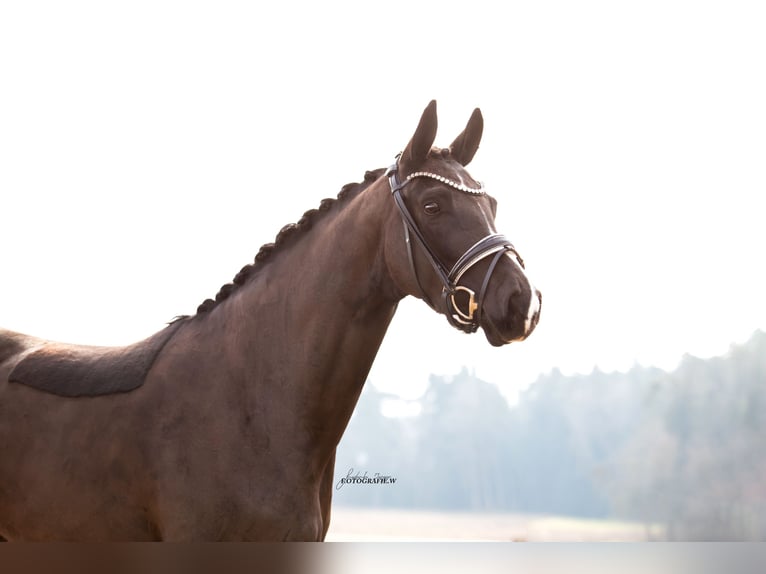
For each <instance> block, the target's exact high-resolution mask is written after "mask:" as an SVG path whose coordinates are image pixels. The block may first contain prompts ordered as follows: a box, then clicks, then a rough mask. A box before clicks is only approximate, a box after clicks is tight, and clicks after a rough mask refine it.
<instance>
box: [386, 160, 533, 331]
mask: <svg viewBox="0 0 766 574" xmlns="http://www.w3.org/2000/svg"><path fill="white" fill-rule="evenodd" d="M398 168H399V162H398V157H397V162H396V163H394V164H393V165H392V166H391V167H389V168H388V170H386V174H385V175H386V177H387V178H388V183H389V185H390V186H391V194H392V195H393V197H394V201H395V202H396V206H397V207H398V208H399V212H400V214H401V216H402V221H403V222H404V240H405V242H406V244H407V256H408V259H409V262H410V268H411V269H412V272H413V274H414V275H415V281H416V282H417V284H418V288H419V289H420V292H421V294H422V295H423V300H424V301H425V302H426V303H428V305H429V306H430V307H431V308H432V309H434V310H436V307H435V306H434V304H433V303H432V302H431V300H430V298H429V297H428V295H427V294H426V292H425V290H424V289H423V285H422V284H421V282H420V278H419V277H418V272H417V268H416V267H415V258H414V255H413V251H412V241H411V240H410V234H412V235H413V236H414V237H415V239H416V240H417V243H418V244H419V245H420V247H421V249H422V250H423V253H424V254H425V256H426V259H427V260H428V262H429V263H430V264H431V267H433V269H434V271H435V272H436V275H437V276H438V277H439V280H440V281H441V283H442V295H443V300H444V304H445V307H446V310H447V320H448V321H449V323H450V325H452V326H453V327H455V328H456V329H459V330H461V331H463V332H465V333H473V332H475V331H476V330H477V329H478V328H479V323H480V321H481V312H482V302H483V301H484V295H485V293H486V291H487V286H488V285H489V280H490V278H491V277H492V273H493V272H494V270H495V267H496V266H497V263H498V261H499V260H500V258H501V257H502V256H503V254H504V253H506V252H510V253H512V254H513V255H515V256H516V259H517V260H518V261H519V264H520V265H521V266H522V268H523V267H524V262H523V261H522V259H521V257H520V256H519V254H518V253H517V251H516V248H514V246H513V244H512V243H511V242H510V241H509V240H508V238H507V237H505V236H504V235H501V234H499V233H492V234H490V235H487V236H486V237H484V238H482V239H480V240H479V241H477V242H476V243H474V244H473V245H472V246H471V247H469V248H468V249H467V250H466V252H465V253H463V255H461V256H460V258H459V259H458V260H457V261H456V262H455V264H454V265H453V266H452V267H451V268H450V269H449V270H448V269H447V267H446V266H445V265H444V264H443V263H442V262H441V261H440V260H439V257H438V256H437V255H436V253H434V251H433V250H432V249H431V248H430V247H429V245H428V242H427V241H426V239H425V237H424V236H423V233H422V232H421V231H420V229H419V228H418V225H417V223H416V222H415V219H414V218H413V217H412V214H411V213H410V210H409V209H407V206H406V205H405V203H404V198H403V197H402V189H404V187H405V186H406V185H407V184H408V183H410V182H411V181H412V180H414V179H416V178H419V177H425V178H431V179H435V180H437V181H439V182H441V183H444V184H446V185H449V186H450V187H453V188H455V189H457V190H459V191H461V192H463V193H469V194H472V195H484V191H483V189H482V188H481V187H479V188H478V189H473V188H470V187H467V186H466V185H463V184H459V183H456V182H454V181H452V180H450V179H447V178H446V177H444V176H441V175H437V174H434V173H430V172H425V171H417V172H415V173H411V174H410V175H408V176H407V178H406V179H405V180H404V181H400V180H399V177H398V174H397V172H398ZM492 254H494V255H495V256H494V257H493V258H492V261H491V262H490V264H489V268H488V269H487V272H486V274H485V275H484V281H483V282H482V285H481V289H480V291H479V298H478V299H476V293H475V292H474V291H473V290H472V289H469V288H468V287H465V286H463V285H459V284H458V283H459V282H460V279H461V278H462V277H463V275H464V274H465V273H466V272H467V271H468V270H469V269H471V268H472V267H473V266H474V265H476V264H477V263H478V262H479V261H482V260H483V259H485V258H487V257H489V256H490V255H492ZM459 293H463V294H464V295H466V296H467V297H468V304H467V309H466V310H465V311H464V310H462V309H460V307H459V306H458V303H457V300H456V297H457V296H458V294H459Z"/></svg>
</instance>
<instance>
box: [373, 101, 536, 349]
mask: <svg viewBox="0 0 766 574" xmlns="http://www.w3.org/2000/svg"><path fill="white" fill-rule="evenodd" d="M483 127H484V120H483V118H482V115H481V111H480V110H479V109H478V108H477V109H476V110H474V112H473V114H472V115H471V118H470V119H469V121H468V124H467V125H466V128H465V130H464V131H463V132H462V133H461V134H460V135H459V136H458V137H457V138H456V139H455V140H454V141H453V142H452V145H450V147H449V148H444V149H440V148H437V147H433V143H434V140H435V138H436V130H437V116H436V102H435V101H432V102H431V103H430V104H429V105H428V107H427V108H426V109H425V111H424V112H423V115H422V117H421V119H420V123H419V124H418V127H417V129H416V130H415V133H414V135H413V136H412V139H411V140H410V141H409V143H408V144H407V146H406V147H405V148H404V151H403V152H402V153H401V154H400V155H399V156H397V161H396V163H395V164H394V165H392V166H391V167H390V168H389V169H388V171H387V172H386V175H387V177H388V180H389V185H390V189H391V192H392V196H393V199H394V203H395V204H396V206H397V208H398V209H394V210H393V211H394V213H398V216H399V217H396V216H394V217H391V218H390V220H389V227H388V231H387V236H388V237H387V250H386V265H387V266H388V269H389V273H390V274H391V277H392V278H393V280H394V282H395V283H396V284H397V286H398V287H399V289H400V290H401V291H403V292H404V293H407V294H409V295H413V296H415V297H419V298H421V299H423V300H425V301H426V302H427V303H428V304H429V305H430V306H431V307H432V308H433V309H434V310H435V311H437V312H439V313H442V314H444V315H445V316H446V317H447V320H448V321H449V322H450V324H451V325H453V326H454V327H456V328H458V329H460V330H461V331H464V332H467V333H472V332H474V331H476V330H477V329H478V328H479V327H481V328H482V329H483V330H484V333H485V335H486V337H487V340H488V341H489V342H490V343H491V344H492V345H495V346H501V345H504V344H507V343H511V342H513V341H521V340H524V339H525V338H527V337H528V336H529V335H530V334H531V333H532V331H533V330H534V328H535V326H536V325H537V322H538V320H539V318H540V307H541V302H542V297H541V295H540V292H539V291H538V290H537V289H536V288H535V287H534V286H533V285H532V282H531V281H530V280H529V277H528V276H527V274H526V271H525V269H524V263H523V261H522V259H521V256H520V255H519V253H518V252H517V251H516V248H515V247H514V246H513V244H512V243H511V242H510V241H509V240H508V239H507V238H506V237H505V236H504V235H501V234H499V233H498V232H497V230H496V228H495V214H496V209H497V202H496V201H495V200H494V198H492V197H491V196H490V195H489V194H487V193H486V192H485V191H484V188H483V186H482V185H481V184H480V183H478V182H477V181H476V180H475V179H473V178H472V177H471V176H470V174H469V173H468V172H467V171H466V169H465V168H466V166H467V165H468V164H469V163H470V162H471V160H472V159H473V157H474V154H475V153H476V150H477V149H478V147H479V143H480V141H481V135H482V131H483ZM402 222H403V223H404V225H403V226H402Z"/></svg>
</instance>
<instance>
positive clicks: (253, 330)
mask: <svg viewBox="0 0 766 574" xmlns="http://www.w3.org/2000/svg"><path fill="white" fill-rule="evenodd" d="M436 127H437V119H436V104H435V102H431V103H430V104H429V105H428V107H427V108H426V109H425V111H424V113H423V115H422V117H421V120H420V123H419V125H418V127H417V129H416V131H415V134H414V135H413V137H412V139H411V140H410V142H409V143H408V144H407V146H406V147H405V149H404V151H403V152H402V153H401V154H400V155H399V156H397V161H396V163H395V164H394V165H392V166H391V167H390V168H388V169H387V170H384V169H379V170H375V171H370V172H367V174H366V175H365V180H364V182H363V183H359V184H349V185H347V186H345V187H344V188H343V189H342V190H341V193H340V194H339V195H338V199H331V200H324V201H322V203H321V205H320V207H319V209H317V210H311V211H309V212H307V213H306V214H305V215H304V216H303V217H302V218H301V219H300V221H299V222H298V223H297V224H294V225H289V226H286V227H285V228H283V229H282V231H281V232H280V233H279V235H278V236H277V239H276V241H275V243H273V244H268V245H265V246H263V247H262V248H261V250H260V251H259V253H258V255H257V256H256V257H255V262H254V263H252V264H250V265H247V266H245V267H244V268H243V269H242V270H241V271H240V272H239V273H238V274H237V276H236V277H235V278H234V280H233V282H232V283H231V284H228V285H225V286H224V287H223V288H222V289H221V290H220V292H219V293H218V295H217V296H216V298H215V300H211V299H209V300H207V301H205V302H204V303H203V304H202V305H200V307H199V308H198V310H197V313H196V314H195V315H194V316H188V317H181V318H178V319H177V320H175V321H174V322H173V323H171V324H170V325H169V326H168V327H167V328H166V329H164V330H163V331H160V332H159V333H157V334H155V335H153V336H152V337H150V338H148V339H146V340H145V341H141V342H139V343H136V344H134V345H131V346H128V347H122V348H108V347H84V346H76V345H67V344H62V343H54V342H50V341H45V340H41V339H38V338H35V337H31V336H27V335H22V334H19V333H15V332H11V331H3V330H0V536H1V537H2V538H5V539H8V540H83V541H85V540H96V541H98V540H322V539H324V536H325V534H326V532H327V528H328V526H329V521H330V502H331V494H332V488H333V464H334V458H335V449H336V447H337V445H338V442H339V440H340V438H341V436H342V434H343V432H344V430H345V428H346V425H347V423H348V421H349V417H350V416H351V413H352V411H353V409H354V406H355V404H356V402H357V399H358V397H359V393H360V391H361V389H362V385H363V384H364V382H365V379H366V376H367V373H368V371H369V369H370V367H371V365H372V362H373V360H374V358H375V354H376V353H377V350H378V347H379V346H380V344H381V341H382V339H383V336H384V335H385V333H386V329H387V328H388V325H389V322H390V321H391V318H392V317H393V315H394V312H395V311H396V308H397V304H398V302H399V301H400V300H401V299H402V298H403V297H405V296H407V295H412V296H415V297H418V298H421V299H423V300H424V301H425V302H426V303H427V304H429V305H430V306H431V307H432V308H433V309H434V310H435V311H436V312H438V313H441V314H443V315H445V316H446V318H447V320H448V321H449V322H450V324H451V325H453V326H454V327H456V328H458V329H460V330H462V331H465V332H469V333H470V332H473V331H476V330H477V329H478V328H482V329H483V331H484V333H485V335H486V337H487V339H488V340H489V342H490V343H491V344H492V345H495V346H500V345H503V344H506V343H510V342H512V341H520V340H523V339H525V338H526V337H527V336H529V334H530V333H531V332H532V330H533V329H534V328H535V325H536V324H537V321H538V318H539V314H540V305H541V298H540V294H539V292H538V291H537V290H536V289H535V288H534V287H533V286H532V284H531V282H530V281H529V279H528V278H527V276H526V274H525V271H524V268H523V263H522V261H521V258H520V257H519V255H518V253H517V252H516V250H515V248H514V247H513V245H512V244H511V243H510V241H508V239H507V238H505V237H504V236H502V235H500V234H498V233H497V231H496V230H495V227H494V214H495V207H496V204H495V200H494V199H492V198H491V197H490V196H489V195H487V194H486V193H485V192H484V190H483V188H482V186H481V185H480V184H479V183H477V182H476V181H475V180H474V179H473V178H472V177H471V176H470V175H469V174H468V172H467V171H466V170H465V166H466V165H467V164H468V163H469V162H470V161H471V159H472V158H473V156H474V154H475V152H476V150H477V148H478V146H479V141H480V139H481V134H482V130H483V119H482V116H481V113H480V112H479V110H478V109H477V110H475V111H474V113H473V115H472V116H471V119H470V120H469V122H468V124H467V126H466V128H465V130H464V131H463V132H462V133H461V134H460V135H459V136H458V137H457V138H456V139H455V140H454V142H453V143H452V145H451V146H450V147H449V148H445V149H440V148H436V147H432V146H433V142H434V139H435V136H436Z"/></svg>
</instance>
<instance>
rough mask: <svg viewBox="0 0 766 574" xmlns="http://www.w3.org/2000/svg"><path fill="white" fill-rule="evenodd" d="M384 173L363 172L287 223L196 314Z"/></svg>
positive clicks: (211, 306) (205, 310) (222, 298)
mask: <svg viewBox="0 0 766 574" xmlns="http://www.w3.org/2000/svg"><path fill="white" fill-rule="evenodd" d="M384 171H385V169H383V168H380V169H376V170H372V171H368V172H365V174H364V181H363V182H361V183H347V184H346V185H344V186H343V187H342V188H341V190H340V192H339V193H338V196H337V198H336V199H332V198H327V199H323V200H322V201H321V202H320V204H319V208H318V209H309V210H308V211H307V212H306V213H304V214H303V217H301V218H300V219H299V220H298V222H297V223H289V224H287V225H285V226H284V227H283V228H282V229H281V230H280V231H279V233H277V237H276V239H274V242H273V243H266V244H265V245H263V246H261V248H260V249H259V250H258V253H257V254H256V256H255V260H254V261H253V263H249V264H247V265H245V266H244V267H243V268H242V269H240V271H239V273H237V274H236V275H235V276H234V279H233V280H232V282H231V283H227V284H226V285H224V286H223V287H221V289H220V290H219V291H218V293H217V294H216V296H215V299H206V300H205V301H203V302H202V303H201V304H200V306H199V307H197V314H198V315H199V314H202V313H209V312H210V311H211V310H213V309H214V308H215V307H216V306H217V305H218V304H219V303H220V302H221V301H225V300H226V299H228V298H229V296H230V295H231V294H232V293H233V292H234V291H236V290H237V289H238V288H239V287H241V286H242V285H244V284H245V283H246V282H247V280H248V279H249V278H250V277H252V276H253V274H254V273H255V272H256V271H257V270H258V269H259V268H260V264H261V263H263V262H264V261H267V260H269V259H271V258H272V257H274V255H275V254H276V253H277V252H279V248H280V247H282V246H283V245H284V244H285V243H287V241H288V239H290V238H293V237H295V236H296V235H297V234H299V233H301V232H305V231H308V230H309V229H311V227H312V226H313V225H314V223H315V222H316V221H317V219H318V218H319V217H321V216H322V214H324V213H326V212H327V211H329V210H330V208H332V207H333V206H334V205H335V204H337V203H338V202H342V201H344V200H347V199H349V198H351V197H355V196H357V195H358V194H359V193H361V192H362V191H364V190H365V189H367V188H368V187H369V186H370V185H371V184H372V183H373V182H374V181H375V180H377V179H378V178H379V177H380V176H381V175H383V172H384ZM185 318H186V317H184V316H182V317H177V318H176V320H180V319H185Z"/></svg>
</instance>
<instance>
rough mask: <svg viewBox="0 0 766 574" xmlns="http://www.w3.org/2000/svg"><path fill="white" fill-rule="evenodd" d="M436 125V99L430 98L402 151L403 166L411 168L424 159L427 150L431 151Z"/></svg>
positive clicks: (426, 155)
mask: <svg viewBox="0 0 766 574" xmlns="http://www.w3.org/2000/svg"><path fill="white" fill-rule="evenodd" d="M437 125H438V122H437V120H436V100H431V103H430V104H428V106H427V107H426V109H425V110H424V111H423V115H422V116H421V117H420V123H419V124H418V128H417V129H416V130H415V134H414V135H413V136H412V139H411V140H410V143H408V144H407V147H405V148H404V151H403V152H402V158H401V163H402V164H403V165H404V166H408V167H410V168H412V167H413V166H415V165H419V164H421V163H423V162H424V161H425V159H426V158H427V157H428V152H429V151H431V146H432V145H434V140H435V139H436V128H437Z"/></svg>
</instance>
